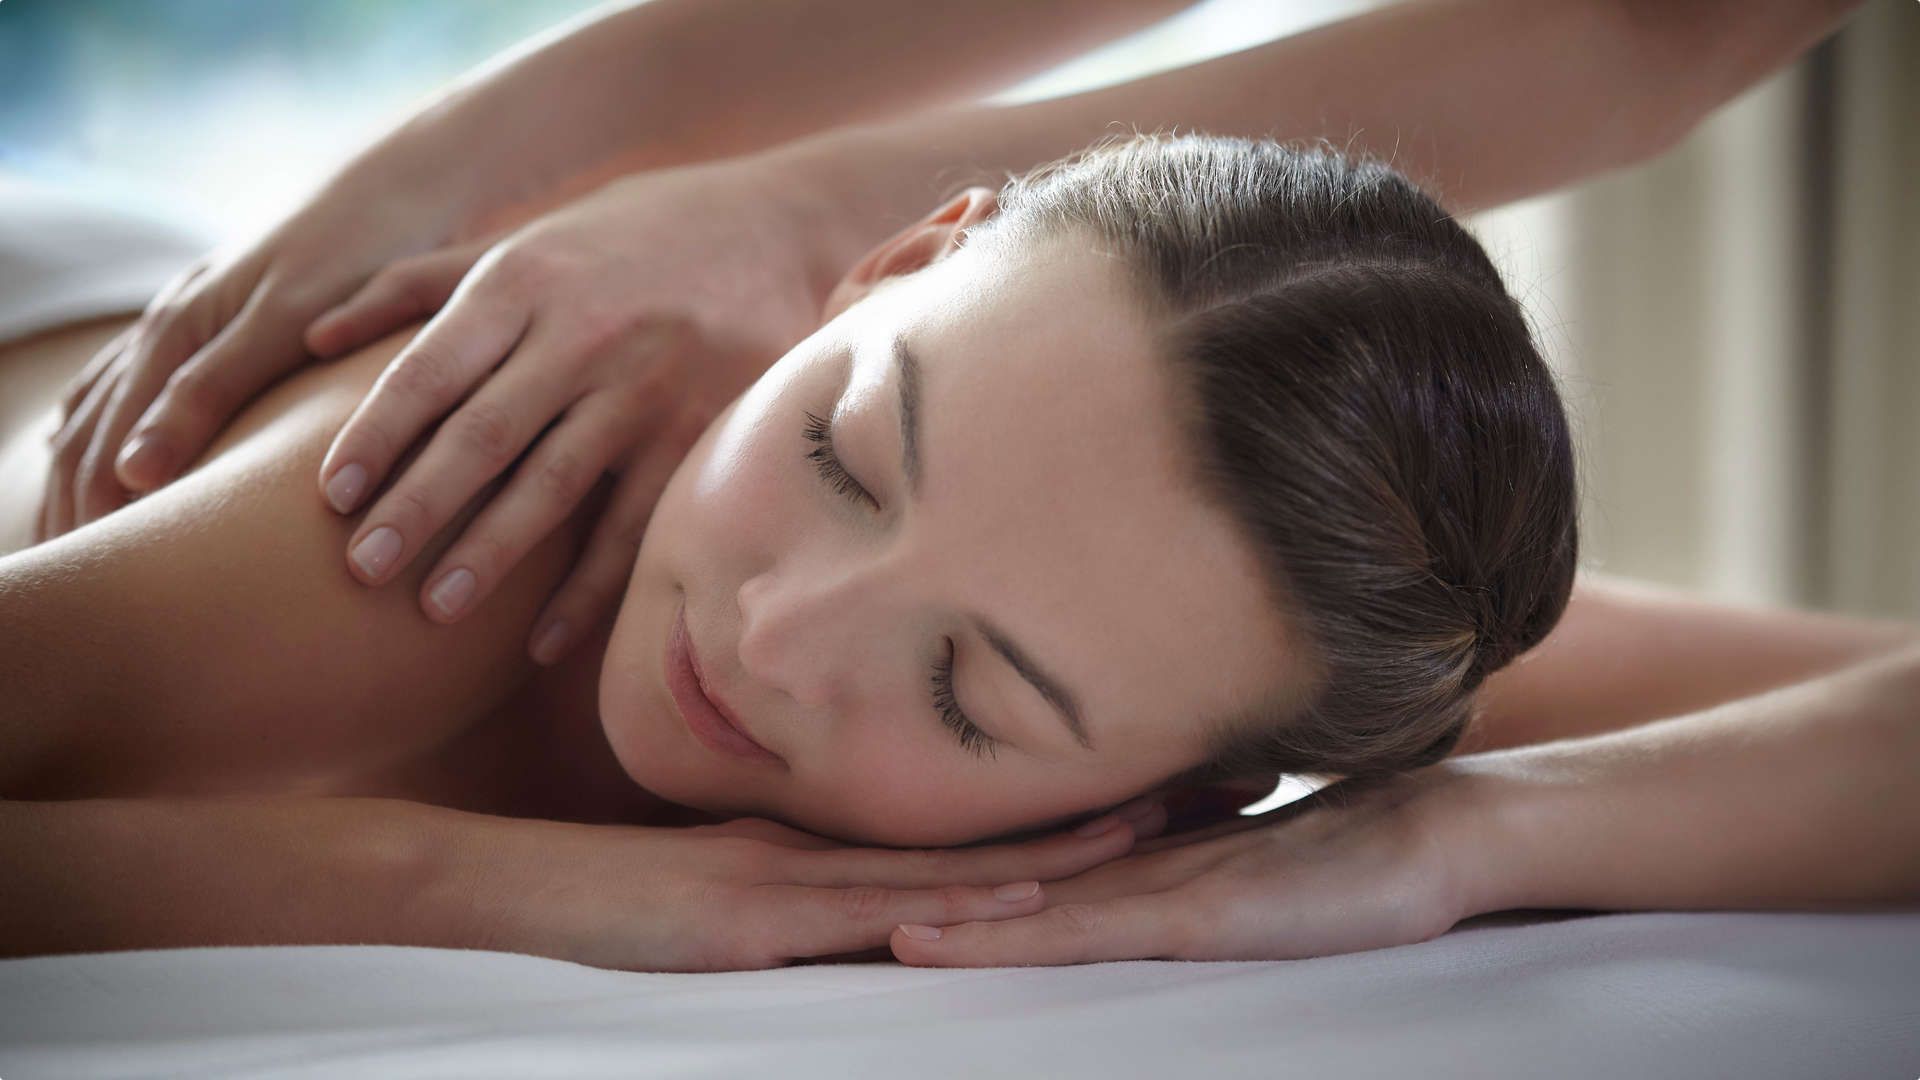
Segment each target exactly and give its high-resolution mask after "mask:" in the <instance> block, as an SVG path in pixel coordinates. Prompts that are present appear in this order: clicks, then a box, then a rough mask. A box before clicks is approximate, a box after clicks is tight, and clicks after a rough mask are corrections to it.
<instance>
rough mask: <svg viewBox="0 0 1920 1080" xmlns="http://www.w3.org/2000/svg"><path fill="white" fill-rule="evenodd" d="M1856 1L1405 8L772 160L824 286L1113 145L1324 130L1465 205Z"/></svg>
mask: <svg viewBox="0 0 1920 1080" xmlns="http://www.w3.org/2000/svg"><path fill="white" fill-rule="evenodd" d="M1851 6H1853V0H1848V2H1826V3H1806V2H1789V0H1769V2H1764V3H1734V2H1732V0H1693V2H1691V3H1682V2H1671V3H1668V2H1662V3H1627V2H1624V0H1606V2H1603V0H1566V2H1562V3H1543V2H1541V0H1435V2H1417V3H1407V4H1402V5H1398V6H1394V7H1389V8H1386V9H1384V10H1380V11H1375V12H1369V13H1367V14H1364V15H1360V16H1357V17H1355V18H1351V19H1347V20H1344V21H1341V22H1337V23H1334V24H1331V25H1329V26H1325V27H1321V28H1318V29H1316V30H1312V31H1309V32H1307V33H1303V34H1298V35H1295V36H1293V37H1289V38H1285V39H1282V40H1280V41H1276V42H1272V43H1269V44H1266V45H1260V46H1257V47H1254V48H1250V49H1246V50H1242V51H1240V52H1237V53H1232V54H1230V55H1227V56H1224V57H1220V58H1217V59H1213V60H1208V61H1205V62H1203V63H1199V64H1194V65H1190V66H1188V67H1184V68H1179V69H1176V70H1173V71H1169V72H1164V73H1161V74H1158V75H1154V76H1150V77H1148V78H1144V79H1139V80H1135V81H1133V82H1129V83H1124V84H1121V85H1119V86H1113V87H1108V88H1104V89H1099V90H1093V91H1089V92H1086V93H1082V94H1076V95H1073V96H1070V97H1064V98H1057V99H1053V100H1048V101H1040V102H1033V103H1030V104H1026V105H1017V106H997V107H996V106H984V105H976V106H971V107H965V108H953V109H944V110H939V111H935V112H929V113H921V114H917V115H914V116H910V117H906V118H903V119H900V120H897V121H893V122H889V123H885V124H878V125H873V126H869V127H866V128H859V129H853V130H845V131H833V132H827V133H824V134H820V135H816V136H813V137H810V138H807V139H804V140H801V141H800V142H798V143H796V144H793V145H791V146H787V147H782V148H779V149H777V150H775V151H773V152H772V155H771V157H772V164H773V165H774V167H775V168H777V169H778V170H780V171H782V172H783V173H785V174H787V175H789V176H792V177H793V178H794V179H795V182H796V183H800V184H804V185H805V186H806V188H807V190H808V191H810V192H812V193H814V197H815V199H816V200H817V202H818V204H819V205H818V207H817V209H816V217H817V218H818V219H819V220H820V221H821V222H822V223H823V227H825V228H828V229H829V230H830V231H831V232H832V234H833V235H831V236H830V237H828V238H827V239H826V241H825V242H824V243H825V250H824V252H823V255H822V269H821V271H820V275H819V276H820V277H821V278H822V279H823V280H822V281H820V282H817V284H818V285H819V287H820V292H821V295H822V297H824V296H825V295H826V294H827V292H828V291H830V289H831V284H832V281H833V280H836V279H837V278H838V277H839V275H840V273H841V272H842V271H843V270H844V269H845V268H846V267H847V266H849V265H851V264H852V263H853V262H854V261H855V260H857V258H858V257H859V256H860V255H861V254H863V253H864V252H865V251H866V250H867V249H868V248H870V247H871V246H873V245H874V244H875V243H878V242H879V241H880V240H883V239H885V238H886V236H888V235H889V234H891V233H892V232H893V231H894V230H895V229H898V228H899V227H901V226H902V225H905V224H906V223H908V222H909V221H912V220H914V219H916V218H918V217H919V216H920V215H922V214H924V213H925V212H927V211H928V210H929V209H931V208H932V206H933V205H934V204H935V203H936V202H937V201H938V199H939V198H940V197H941V196H942V195H944V194H950V193H951V192H952V191H953V190H956V189H957V187H958V185H959V184H960V183H964V182H978V183H985V184H988V185H990V186H998V185H999V183H1000V181H1001V180H1003V179H1004V178H1005V174H1006V173H1009V172H1018V171H1022V170H1025V169H1027V168H1029V167H1031V166H1033V165H1036V164H1038V163H1040V162H1043V161H1047V160H1050V159H1052V158H1056V157H1059V156H1061V155H1063V154H1066V153H1069V152H1071V151H1073V150H1076V149H1078V148H1080V147H1082V146H1085V145H1087V144H1088V143H1090V142H1092V141H1094V140H1095V139H1097V138H1099V137H1101V136H1102V135H1107V134H1112V133H1115V132H1125V131H1126V130H1129V129H1133V128H1138V129H1143V130H1152V129H1160V128H1178V129H1179V130H1182V131H1194V130H1199V131H1206V132H1212V133H1218V134H1236V135H1244V136H1264V135H1271V136H1273V137H1275V138H1280V139H1292V138H1300V137H1316V136H1325V137H1327V138H1329V139H1331V140H1332V141H1333V142H1335V143H1336V144H1338V145H1341V146H1345V147H1351V148H1352V149H1354V150H1365V151H1371V152H1373V153H1375V154H1377V155H1379V156H1381V157H1384V158H1389V159H1391V160H1392V161H1393V163H1394V164H1395V165H1397V166H1398V167H1400V168H1401V169H1403V170H1404V171H1407V172H1408V173H1410V174H1411V175H1413V176H1415V177H1416V178H1418V179H1421V180H1422V181H1424V182H1427V183H1428V184H1430V185H1432V186H1435V187H1436V188H1437V191H1438V194H1439V195H1440V196H1441V198H1442V199H1443V200H1444V201H1445V202H1446V203H1448V204H1449V205H1450V206H1451V207H1453V208H1454V209H1456V210H1462V211H1464V210H1473V209H1477V208H1482V207H1487V206H1493V205H1497V204H1499V203H1502V202H1506V201H1509V200H1511V199H1515V198H1519V197H1522V196H1526V195H1531V194H1535V193H1538V192H1542V191H1546V190H1549V189H1552V188H1554V187H1557V186H1559V185H1561V184H1565V183H1567V182H1569V181H1573V180H1577V179H1580V178H1582V177H1586V176H1590V175H1593V174H1595V173H1597V172H1601V171H1603V170H1605V169H1608V168H1612V167H1616V166H1620V165H1624V164H1628V163H1630V162H1633V161H1637V160H1640V159H1642V158H1645V157H1647V156H1650V155H1652V154H1653V153H1655V152H1657V151H1658V150H1660V149H1663V148H1664V147H1666V146H1667V145H1669V144H1671V143H1672V142H1673V141H1675V140H1676V139H1677V138H1678V137H1679V136H1680V135H1681V134H1683V133H1684V132H1686V131H1687V130H1689V129H1691V128H1692V127H1693V126H1694V125H1695V124H1696V123H1697V122H1698V121H1699V120H1700V118H1701V117H1703V116H1705V115H1706V113H1707V112H1709V111H1710V110H1712V109H1713V108H1714V107H1716V106H1717V105H1719V104H1720V103H1722V102H1724V101H1725V100H1726V99H1727V98H1729V97H1731V96H1732V95H1733V94H1734V93H1735V92H1737V91H1738V90H1740V89H1741V88H1742V87H1745V86H1747V85H1749V84H1751V83H1752V82H1754V81H1756V80H1757V79H1759V78H1760V76H1761V75H1763V74H1765V73H1766V72H1768V71H1770V70H1772V69H1774V68H1775V67H1777V66H1779V65H1780V64H1783V63H1785V62H1786V61H1787V60H1789V59H1790V58H1792V57H1793V56H1794V55H1796V54H1797V53H1799V52H1800V51H1801V50H1803V49H1805V48H1806V47H1808V46H1809V45H1811V44H1812V43H1813V42H1815V41H1817V40H1818V39H1819V38H1820V37H1821V36H1823V35H1824V34H1826V33H1827V32H1828V31H1830V30H1831V29H1832V28H1833V27H1834V26H1835V25H1836V23H1837V22H1838V20H1839V18H1840V17H1841V15H1843V14H1844V12H1845V11H1846V10H1847V9H1848V8H1849V7H1851Z"/></svg>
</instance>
